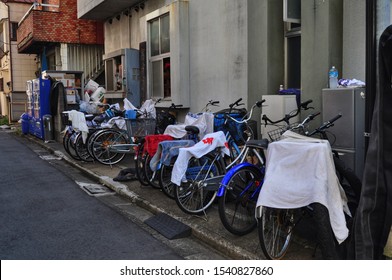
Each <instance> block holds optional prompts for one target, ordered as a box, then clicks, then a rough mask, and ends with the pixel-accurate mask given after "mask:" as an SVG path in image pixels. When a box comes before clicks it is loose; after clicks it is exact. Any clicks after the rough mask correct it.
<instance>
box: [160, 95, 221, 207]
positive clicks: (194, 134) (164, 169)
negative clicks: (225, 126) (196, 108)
mask: <svg viewBox="0 0 392 280" xmlns="http://www.w3.org/2000/svg"><path fill="white" fill-rule="evenodd" d="M218 104H219V101H216V100H209V101H208V102H207V104H206V105H205V106H204V107H203V109H202V110H201V111H200V112H201V113H199V114H197V115H199V116H200V115H201V114H203V113H208V112H210V107H211V106H218ZM184 130H185V131H186V136H185V141H178V140H173V141H174V142H171V141H169V142H164V143H162V144H160V145H161V148H162V146H170V147H168V148H167V149H168V150H170V153H171V155H166V153H165V152H163V157H164V159H163V160H161V159H160V160H159V162H158V164H157V167H156V170H155V171H154V172H155V174H153V177H155V178H156V177H157V178H158V181H159V186H160V188H161V190H162V192H163V193H164V194H165V195H166V196H168V197H169V198H171V199H174V185H173V183H172V182H171V173H172V170H173V165H174V163H175V161H176V159H177V155H178V149H179V148H180V147H186V146H190V145H193V144H195V143H197V141H199V140H200V139H199V133H200V130H199V128H198V127H197V126H193V125H189V126H185V127H184ZM163 149H164V150H166V148H165V147H163Z"/></svg>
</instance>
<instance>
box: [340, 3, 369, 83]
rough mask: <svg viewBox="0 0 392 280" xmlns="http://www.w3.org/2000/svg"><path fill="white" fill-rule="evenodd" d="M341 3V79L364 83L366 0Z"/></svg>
mask: <svg viewBox="0 0 392 280" xmlns="http://www.w3.org/2000/svg"><path fill="white" fill-rule="evenodd" d="M343 2H344V3H343V26H344V28H343V42H344V43H343V64H342V70H341V77H342V78H347V79H353V78H355V79H359V80H361V81H365V76H366V73H365V70H366V69H365V62H366V61H365V54H366V0H360V1H358V0H345V1H343Z"/></svg>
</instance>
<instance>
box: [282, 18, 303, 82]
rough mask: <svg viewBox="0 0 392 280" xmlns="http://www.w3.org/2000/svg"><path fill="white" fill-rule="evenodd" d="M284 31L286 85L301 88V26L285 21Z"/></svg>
mask: <svg viewBox="0 0 392 280" xmlns="http://www.w3.org/2000/svg"><path fill="white" fill-rule="evenodd" d="M287 26H288V27H287V29H286V32H285V42H286V47H285V53H286V60H285V61H286V62H285V64H286V65H285V69H286V71H285V72H286V79H285V80H286V87H287V88H301V26H300V25H299V24H295V23H287Z"/></svg>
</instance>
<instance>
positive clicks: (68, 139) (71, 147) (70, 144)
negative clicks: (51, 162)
mask: <svg viewBox="0 0 392 280" xmlns="http://www.w3.org/2000/svg"><path fill="white" fill-rule="evenodd" d="M77 134H78V133H77V132H76V131H72V132H70V133H68V135H67V136H65V139H64V141H65V147H66V148H65V150H66V151H67V153H68V154H69V155H70V156H71V158H73V159H75V160H81V158H80V157H79V156H78V154H77V153H76V146H75V140H76V136H77Z"/></svg>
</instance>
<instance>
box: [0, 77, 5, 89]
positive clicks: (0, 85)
mask: <svg viewBox="0 0 392 280" xmlns="http://www.w3.org/2000/svg"><path fill="white" fill-rule="evenodd" d="M0 91H4V78H0Z"/></svg>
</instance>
